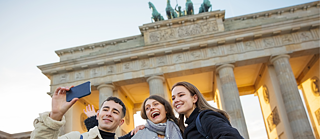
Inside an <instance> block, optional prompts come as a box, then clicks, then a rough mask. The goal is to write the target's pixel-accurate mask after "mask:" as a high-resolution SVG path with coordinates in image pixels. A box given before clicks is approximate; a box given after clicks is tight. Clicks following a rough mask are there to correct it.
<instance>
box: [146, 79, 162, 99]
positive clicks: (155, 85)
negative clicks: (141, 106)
mask: <svg viewBox="0 0 320 139" xmlns="http://www.w3.org/2000/svg"><path fill="white" fill-rule="evenodd" d="M147 82H148V83H149V91H150V95H159V96H162V97H163V98H165V97H166V95H165V93H164V85H163V82H164V78H163V77H161V76H152V77H149V78H148V79H147Z"/></svg>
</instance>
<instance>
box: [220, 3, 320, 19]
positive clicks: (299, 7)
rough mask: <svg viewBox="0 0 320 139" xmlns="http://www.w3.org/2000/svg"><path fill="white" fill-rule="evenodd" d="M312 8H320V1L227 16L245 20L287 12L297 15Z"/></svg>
mask: <svg viewBox="0 0 320 139" xmlns="http://www.w3.org/2000/svg"><path fill="white" fill-rule="evenodd" d="M311 8H320V3H319V2H310V3H306V4H301V5H296V6H290V7H285V8H280V9H275V10H269V11H264V12H258V13H253V14H247V15H243V16H237V17H232V18H227V19H226V20H231V21H237V20H240V21H244V20H249V19H259V18H263V17H264V18H268V17H271V16H273V15H277V16H281V15H283V14H286V13H292V14H293V16H294V17H297V16H295V15H294V13H295V12H297V11H308V10H310V9H311ZM291 17H292V16H291ZM281 18H282V17H281Z"/></svg>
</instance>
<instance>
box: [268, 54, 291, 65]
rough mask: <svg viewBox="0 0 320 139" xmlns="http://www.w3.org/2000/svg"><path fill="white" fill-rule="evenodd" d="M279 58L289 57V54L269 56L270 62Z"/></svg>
mask: <svg viewBox="0 0 320 139" xmlns="http://www.w3.org/2000/svg"><path fill="white" fill-rule="evenodd" d="M280 58H287V59H289V58H290V56H289V55H278V56H274V57H271V58H270V62H271V63H272V64H273V63H274V62H275V61H276V60H278V59H280Z"/></svg>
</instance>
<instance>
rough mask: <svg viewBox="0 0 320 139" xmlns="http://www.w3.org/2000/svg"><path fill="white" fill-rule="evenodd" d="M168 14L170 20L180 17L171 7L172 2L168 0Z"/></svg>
mask: <svg viewBox="0 0 320 139" xmlns="http://www.w3.org/2000/svg"><path fill="white" fill-rule="evenodd" d="M166 13H167V17H168V19H173V18H177V17H178V15H177V13H176V12H175V11H174V10H173V8H172V7H171V4H170V0H167V7H166Z"/></svg>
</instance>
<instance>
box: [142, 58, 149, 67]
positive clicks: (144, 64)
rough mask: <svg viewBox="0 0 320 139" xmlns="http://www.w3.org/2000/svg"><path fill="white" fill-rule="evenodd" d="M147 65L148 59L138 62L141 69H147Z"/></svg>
mask: <svg viewBox="0 0 320 139" xmlns="http://www.w3.org/2000/svg"><path fill="white" fill-rule="evenodd" d="M149 63H150V62H149V59H143V60H140V67H141V69H144V68H148V67H149Z"/></svg>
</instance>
